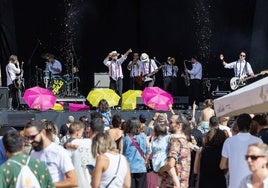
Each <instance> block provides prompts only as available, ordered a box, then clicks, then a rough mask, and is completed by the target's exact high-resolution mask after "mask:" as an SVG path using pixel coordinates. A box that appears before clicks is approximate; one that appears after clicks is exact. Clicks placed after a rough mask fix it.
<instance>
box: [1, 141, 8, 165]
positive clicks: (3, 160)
mask: <svg viewBox="0 0 268 188" xmlns="http://www.w3.org/2000/svg"><path fill="white" fill-rule="evenodd" d="M6 160H7V157H6V153H5V148H4V145H3V141H2V138H0V165H1V164H3V163H4V162H6Z"/></svg>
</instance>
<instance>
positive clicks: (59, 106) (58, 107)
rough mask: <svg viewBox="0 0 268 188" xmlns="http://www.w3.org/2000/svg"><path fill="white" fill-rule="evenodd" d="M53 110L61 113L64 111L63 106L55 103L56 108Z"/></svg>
mask: <svg viewBox="0 0 268 188" xmlns="http://www.w3.org/2000/svg"><path fill="white" fill-rule="evenodd" d="M51 109H52V110H56V111H61V110H64V108H63V106H62V105H61V104H59V103H55V104H54V107H53V108H51Z"/></svg>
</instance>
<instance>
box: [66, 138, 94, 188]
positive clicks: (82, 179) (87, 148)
mask: <svg viewBox="0 0 268 188" xmlns="http://www.w3.org/2000/svg"><path fill="white" fill-rule="evenodd" d="M71 143H72V144H76V145H78V148H77V149H76V150H74V149H68V151H69V153H70V155H71V158H72V161H73V164H74V167H75V172H76V174H77V178H78V187H79V188H89V187H91V186H90V185H91V175H90V174H89V171H88V169H87V166H86V165H87V164H92V165H93V166H95V163H96V159H94V158H93V156H92V153H91V145H92V140H91V139H89V138H85V139H74V140H73V141H72V142H71Z"/></svg>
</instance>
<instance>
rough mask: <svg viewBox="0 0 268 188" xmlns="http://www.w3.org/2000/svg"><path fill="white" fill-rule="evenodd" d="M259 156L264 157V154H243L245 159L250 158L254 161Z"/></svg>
mask: <svg viewBox="0 0 268 188" xmlns="http://www.w3.org/2000/svg"><path fill="white" fill-rule="evenodd" d="M260 157H266V156H264V155H245V159H246V161H247V160H248V159H249V158H250V160H252V161H256V160H257V159H258V158H260Z"/></svg>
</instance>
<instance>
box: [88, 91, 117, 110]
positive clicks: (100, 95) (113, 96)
mask: <svg viewBox="0 0 268 188" xmlns="http://www.w3.org/2000/svg"><path fill="white" fill-rule="evenodd" d="M101 99H105V100H107V102H108V104H109V106H110V107H112V106H117V105H118V102H119V100H120V96H119V95H117V93H116V92H115V91H114V90H112V89H108V88H96V89H93V90H91V91H90V92H89V93H88V95H87V100H88V101H89V102H90V104H91V105H92V106H95V107H97V106H98V104H99V102H100V100H101Z"/></svg>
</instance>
